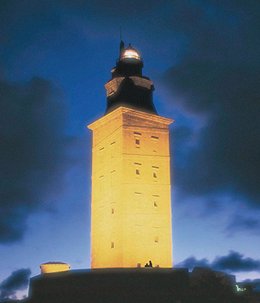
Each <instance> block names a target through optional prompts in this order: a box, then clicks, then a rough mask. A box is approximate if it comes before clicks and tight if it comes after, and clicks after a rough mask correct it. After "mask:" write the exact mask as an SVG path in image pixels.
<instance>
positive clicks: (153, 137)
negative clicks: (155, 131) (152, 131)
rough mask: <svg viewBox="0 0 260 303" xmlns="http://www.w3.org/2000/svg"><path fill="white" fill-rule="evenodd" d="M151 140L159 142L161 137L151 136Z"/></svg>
mask: <svg viewBox="0 0 260 303" xmlns="http://www.w3.org/2000/svg"><path fill="white" fill-rule="evenodd" d="M151 138H152V139H154V140H158V139H159V137H157V136H151Z"/></svg>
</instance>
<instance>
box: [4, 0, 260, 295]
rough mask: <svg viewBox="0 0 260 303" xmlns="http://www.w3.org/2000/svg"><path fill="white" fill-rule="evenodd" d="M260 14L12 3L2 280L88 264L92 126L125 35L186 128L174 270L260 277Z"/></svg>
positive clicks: (213, 7)
mask: <svg viewBox="0 0 260 303" xmlns="http://www.w3.org/2000/svg"><path fill="white" fill-rule="evenodd" d="M259 15H260V4H259V1H257V0H255V1H250V0H248V1H242V0H241V1H240V0H236V1H235V0H234V1H232V0H226V1H224V0H223V1H222V0H218V1H214V0H212V1H210V0H208V1H200V0H196V1H195V0H194V1H192V0H189V1H188V0H187V1H185V0H182V1H177V0H171V1H170V0H169V1H168V0H166V1H160V2H159V1H154V0H150V1H136V0H133V1H123V0H121V1H118V0H117V1H115V0H111V1H105V0H96V1H83V0H74V1H72V0H71V1H70V0H60V1H58V0H56V1H55V0H53V1H51V0H45V1H34V0H20V1H18V0H9V1H7V0H2V1H1V2H0V29H1V31H0V105H1V112H0V121H1V122H0V140H1V142H0V144H1V146H0V147H1V148H0V168H1V169H0V174H1V183H0V249H1V256H2V258H1V261H0V266H1V275H0V281H3V280H4V279H6V278H7V277H8V276H9V280H8V281H9V282H10V279H12V278H13V276H15V275H16V274H14V275H13V276H10V275H11V273H12V272H15V273H17V275H18V274H19V275H20V276H19V277H24V279H27V278H28V275H29V274H30V270H31V272H32V275H35V274H38V272H39V268H38V266H39V264H40V263H43V262H46V261H51V260H52V261H53V260H57V261H65V262H68V263H70V264H71V265H72V267H73V268H86V267H89V232H90V231H89V223H90V221H89V220H90V218H89V208H90V174H91V171H90V163H91V162H90V161H91V136H90V133H89V130H87V129H86V128H85V126H86V124H88V123H90V122H92V121H93V120H95V119H96V118H98V117H100V116H101V115H103V113H104V110H105V102H106V100H105V90H104V83H105V82H106V81H108V80H109V79H110V70H111V68H112V67H113V66H114V64H115V61H116V59H117V56H118V48H119V29H120V27H121V28H122V33H123V39H124V40H125V42H126V43H129V42H131V43H132V44H133V45H134V46H135V47H136V48H137V49H139V50H140V52H141V53H142V56H143V59H144V64H145V67H144V74H145V75H147V76H149V77H150V78H151V79H152V80H153V81H154V84H155V89H156V90H155V95H154V100H155V106H156V107H157V110H158V112H159V114H161V115H163V116H166V117H170V118H173V119H175V121H176V122H175V124H174V125H173V126H172V132H171V140H172V159H173V161H172V180H173V191H172V194H173V196H172V197H173V245H174V246H173V252H174V260H175V264H176V263H180V262H184V264H186V265H187V266H190V267H192V266H193V265H194V264H196V263H198V264H206V265H210V266H212V267H214V268H217V269H222V270H227V271H229V272H232V273H235V274H236V275H237V276H238V278H239V279H245V278H252V279H253V278H256V277H257V276H259V271H260V266H259V264H260V261H259V260H260V256H259V249H260V241H259V231H260V219H259V218H260V216H259V215H260V200H259V171H260V167H259V165H260V164H259V163H260V161H259V146H260V142H259V138H260V129H259V128H260V126H259V118H258V113H259V95H260V94H259V93H260V83H259V69H260V59H259V53H260V43H259V36H260V33H259V31H260V21H259V20H260V18H259V17H260V16H259ZM234 264H235V265H234ZM22 268H24V269H25V270H24V271H22V272H21V269H22ZM28 268H30V270H28ZM20 280H21V279H20ZM20 280H19V281H20ZM12 281H13V280H11V282H12ZM15 281H16V280H15ZM9 282H8V283H9ZM8 283H2V284H1V282H0V291H1V292H2V294H3V293H4V291H5V293H6V291H7V290H6V289H7V287H6V286H5V285H6V284H8ZM19 283H20V284H19ZM19 283H17V285H20V286H17V289H19V288H20V289H21V288H23V287H24V285H25V284H24V283H21V281H20V282H19ZM9 284H10V283H9ZM9 284H8V285H9ZM14 284H15V283H14ZM11 285H12V287H11V288H9V290H8V291H9V294H11V295H12V294H13V293H14V292H15V287H13V284H12V283H11ZM10 289H11V290H10Z"/></svg>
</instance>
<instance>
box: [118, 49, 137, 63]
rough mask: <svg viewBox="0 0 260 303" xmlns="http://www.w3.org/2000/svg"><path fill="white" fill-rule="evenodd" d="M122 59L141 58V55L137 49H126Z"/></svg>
mask: <svg viewBox="0 0 260 303" xmlns="http://www.w3.org/2000/svg"><path fill="white" fill-rule="evenodd" d="M121 59H137V60H141V57H140V55H139V54H138V53H137V51H135V50H134V49H126V50H125V51H124V52H123V54H122V56H121Z"/></svg>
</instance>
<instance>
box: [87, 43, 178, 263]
mask: <svg viewBox="0 0 260 303" xmlns="http://www.w3.org/2000/svg"><path fill="white" fill-rule="evenodd" d="M142 67H143V62H142V59H141V56H140V54H139V53H138V52H137V50H135V49H134V48H132V47H131V46H129V47H127V48H125V47H124V45H123V44H121V48H120V55H119V59H118V61H117V65H116V67H115V68H113V70H112V79H111V80H110V81H109V82H108V83H106V85H105V87H106V90H107V110H106V114H105V115H104V116H103V117H101V118H100V119H98V120H96V121H95V122H93V123H92V124H90V125H89V126H88V127H89V128H90V129H91V130H92V132H93V142H92V202H91V267H92V268H112V267H137V266H141V267H143V266H145V264H146V263H148V262H149V261H151V262H152V264H153V266H159V267H172V232H171V231H172V227H171V189H170V187H171V183H170V154H169V125H170V124H171V123H172V122H173V121H172V120H171V119H168V118H164V117H161V116H159V115H157V112H156V109H155V107H154V104H153V100H152V91H153V90H154V87H153V84H152V81H151V80H150V79H149V78H147V77H144V76H142Z"/></svg>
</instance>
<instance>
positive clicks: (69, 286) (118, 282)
mask: <svg viewBox="0 0 260 303" xmlns="http://www.w3.org/2000/svg"><path fill="white" fill-rule="evenodd" d="M188 288H189V274H188V270H187V269H163V268H136V269H135V268H128V269H119V268H118V269H94V270H74V271H69V272H63V273H51V274H45V275H40V276H36V277H33V278H32V279H31V281H30V289H29V299H28V302H29V303H36V302H37V303H67V302H70V303H71V302H73V303H83V302H84V303H88V302H89V303H110V302H111V303H117V302H118V303H139V302H140V303H141V302H142V303H143V302H158V303H159V302H160V303H168V302H171V303H174V302H185V296H186V294H187V291H188Z"/></svg>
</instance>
